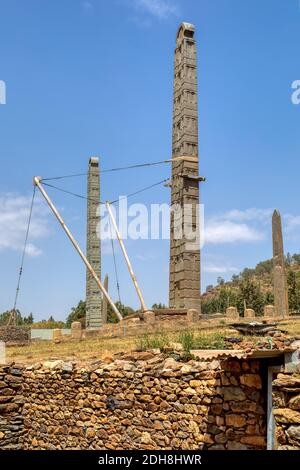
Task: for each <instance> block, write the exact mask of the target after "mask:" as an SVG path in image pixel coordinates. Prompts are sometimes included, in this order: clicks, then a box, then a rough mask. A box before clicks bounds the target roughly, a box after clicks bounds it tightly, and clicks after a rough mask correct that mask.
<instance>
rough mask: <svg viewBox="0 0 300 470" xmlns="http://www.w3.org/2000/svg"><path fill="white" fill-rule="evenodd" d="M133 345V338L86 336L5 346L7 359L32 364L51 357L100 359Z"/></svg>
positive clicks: (128, 349) (126, 349)
mask: <svg viewBox="0 0 300 470" xmlns="http://www.w3.org/2000/svg"><path fill="white" fill-rule="evenodd" d="M134 347H135V340H134V338H107V339H106V338H88V339H84V340H82V341H80V342H78V341H71V340H64V341H62V342H61V343H58V344H55V343H53V341H38V342H35V343H31V344H30V345H28V346H23V347H9V348H7V354H6V356H7V360H8V361H15V362H18V363H28V364H33V363H35V362H40V361H46V360H51V359H65V360H77V361H84V360H92V359H101V358H103V357H105V356H107V355H112V354H114V353H116V352H120V351H130V350H132V349H134Z"/></svg>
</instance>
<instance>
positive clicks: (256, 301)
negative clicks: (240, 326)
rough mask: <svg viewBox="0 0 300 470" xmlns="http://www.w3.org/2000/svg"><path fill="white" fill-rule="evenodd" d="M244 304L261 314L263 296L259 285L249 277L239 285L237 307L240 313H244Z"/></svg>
mask: <svg viewBox="0 0 300 470" xmlns="http://www.w3.org/2000/svg"><path fill="white" fill-rule="evenodd" d="M245 304H246V306H247V308H252V309H253V310H254V311H255V313H256V315H258V316H260V315H262V314H263V307H264V296H263V294H262V292H261V290H260V287H259V285H258V284H257V283H255V282H253V281H251V280H250V279H246V280H245V281H244V282H242V283H241V284H240V286H239V292H238V299H237V308H238V310H239V312H240V315H243V313H244V307H245Z"/></svg>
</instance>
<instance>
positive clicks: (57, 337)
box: [52, 328, 62, 341]
mask: <svg viewBox="0 0 300 470" xmlns="http://www.w3.org/2000/svg"><path fill="white" fill-rule="evenodd" d="M52 339H53V341H61V339H62V333H61V329H60V328H55V329H54V330H53V336H52Z"/></svg>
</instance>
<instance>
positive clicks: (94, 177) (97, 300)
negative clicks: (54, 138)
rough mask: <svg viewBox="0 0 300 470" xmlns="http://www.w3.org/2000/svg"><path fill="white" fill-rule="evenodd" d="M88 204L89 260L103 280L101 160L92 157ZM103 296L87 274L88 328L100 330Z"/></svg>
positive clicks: (89, 171) (89, 170) (89, 172)
mask: <svg viewBox="0 0 300 470" xmlns="http://www.w3.org/2000/svg"><path fill="white" fill-rule="evenodd" d="M87 194H88V202H87V259H88V261H89V262H90V263H91V265H92V267H93V268H94V270H95V271H96V274H97V275H98V276H99V278H101V252H100V249H101V245H100V243H101V242H100V234H99V235H98V233H97V227H99V223H100V211H99V204H100V174H99V159H98V158H97V157H92V158H90V160H89V167H88V192H87ZM101 303H102V295H101V292H100V290H99V287H98V286H97V284H96V282H95V280H94V279H93V277H92V276H91V274H90V273H89V271H87V273H86V328H90V329H92V328H100V327H101V326H102V316H101Z"/></svg>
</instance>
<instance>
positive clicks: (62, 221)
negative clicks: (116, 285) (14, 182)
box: [33, 176, 123, 320]
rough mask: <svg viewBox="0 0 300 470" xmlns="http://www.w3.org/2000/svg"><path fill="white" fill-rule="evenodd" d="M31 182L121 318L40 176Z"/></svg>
mask: <svg viewBox="0 0 300 470" xmlns="http://www.w3.org/2000/svg"><path fill="white" fill-rule="evenodd" d="M33 184H34V185H35V186H37V187H38V188H39V190H40V191H41V193H42V195H43V196H44V198H45V200H46V202H47V204H48V206H49V207H50V209H51V210H52V212H53V213H54V215H55V217H56V218H57V220H58V221H59V223H60V224H61V226H62V228H63V229H64V231H65V232H66V234H67V236H68V238H69V239H70V241H71V243H72V244H73V246H74V248H75V250H76V251H77V252H78V254H79V256H80V258H81V259H82V261H83V262H84V264H85V265H86V267H87V269H88V270H89V272H90V273H91V275H92V276H93V278H94V279H95V281H96V283H97V285H98V287H99V289H100V290H101V291H102V293H103V295H104V296H105V297H106V299H107V301H108V302H109V304H110V305H111V307H112V309H113V311H114V312H115V314H116V315H117V317H118V319H119V320H123V317H122V315H121V313H120V312H119V310H118V309H117V307H116V306H115V304H114V303H113V301H112V299H111V298H110V296H109V294H108V292H107V291H106V289H105V288H104V286H103V285H102V283H101V281H100V279H99V277H98V276H97V274H96V273H95V271H94V269H93V267H92V266H91V264H90V263H89V261H88V260H87V258H86V256H85V255H84V254H83V251H82V250H81V248H80V246H79V245H78V243H77V242H76V240H75V238H74V237H73V235H72V233H71V232H70V230H69V229H68V227H67V226H66V224H65V222H64V220H63V218H62V217H61V215H60V214H59V212H58V211H57V209H56V207H55V206H54V204H53V203H52V201H51V199H50V197H49V196H48V194H47V193H46V191H45V189H44V188H43V186H42V184H41V178H40V177H39V176H35V177H34V178H33Z"/></svg>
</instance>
